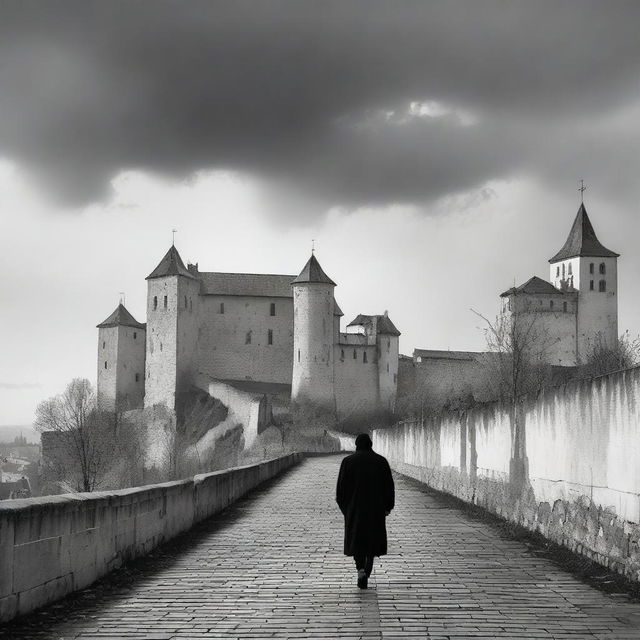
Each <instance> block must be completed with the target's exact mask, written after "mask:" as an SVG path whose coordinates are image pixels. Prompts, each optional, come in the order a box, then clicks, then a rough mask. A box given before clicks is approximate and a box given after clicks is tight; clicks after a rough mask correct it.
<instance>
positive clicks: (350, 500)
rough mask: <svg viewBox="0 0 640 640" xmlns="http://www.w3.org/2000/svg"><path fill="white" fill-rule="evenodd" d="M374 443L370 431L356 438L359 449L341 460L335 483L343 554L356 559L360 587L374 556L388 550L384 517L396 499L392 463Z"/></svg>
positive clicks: (365, 580) (366, 577) (383, 553)
mask: <svg viewBox="0 0 640 640" xmlns="http://www.w3.org/2000/svg"><path fill="white" fill-rule="evenodd" d="M372 447H373V443H372V442H371V438H370V437H369V435H368V434H366V433H361V434H360V435H359V436H358V437H357V438H356V452H355V453H353V454H351V455H349V456H347V457H346V458H344V460H343V461H342V464H341V465H340V473H339V475H338V485H337V487H336V502H337V503H338V506H339V507H340V511H342V514H343V515H344V554H345V555H346V556H353V559H354V560H355V563H356V569H357V570H358V586H359V587H360V588H361V589H366V588H367V579H368V578H369V576H370V575H371V570H372V569H373V559H374V557H375V556H383V555H385V554H386V553H387V529H386V526H385V517H386V516H388V515H389V513H390V512H391V510H392V509H393V507H394V500H395V492H394V486H393V476H392V475H391V469H390V468H389V463H388V462H387V460H386V458H384V457H383V456H381V455H379V454H377V453H375V452H374V451H373V449H372Z"/></svg>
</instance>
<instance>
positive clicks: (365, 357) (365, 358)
mask: <svg viewBox="0 0 640 640" xmlns="http://www.w3.org/2000/svg"><path fill="white" fill-rule="evenodd" d="M366 361H367V352H366V351H363V352H362V362H366Z"/></svg>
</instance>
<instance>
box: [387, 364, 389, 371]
mask: <svg viewBox="0 0 640 640" xmlns="http://www.w3.org/2000/svg"><path fill="white" fill-rule="evenodd" d="M387 373H389V363H388V362H387Z"/></svg>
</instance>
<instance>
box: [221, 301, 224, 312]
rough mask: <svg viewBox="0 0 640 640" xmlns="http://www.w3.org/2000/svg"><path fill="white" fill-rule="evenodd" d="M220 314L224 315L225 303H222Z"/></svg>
mask: <svg viewBox="0 0 640 640" xmlns="http://www.w3.org/2000/svg"><path fill="white" fill-rule="evenodd" d="M220 313H224V302H221V303H220Z"/></svg>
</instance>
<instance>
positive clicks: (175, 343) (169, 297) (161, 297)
mask: <svg viewBox="0 0 640 640" xmlns="http://www.w3.org/2000/svg"><path fill="white" fill-rule="evenodd" d="M146 280H147V358H146V381H145V387H146V389H145V397H144V406H145V407H150V406H153V405H156V404H164V405H166V406H167V407H169V408H170V409H175V408H176V399H177V397H176V394H179V393H180V392H182V391H186V390H187V389H188V387H189V385H190V384H191V383H192V382H193V376H194V371H193V367H194V362H195V361H196V358H195V349H196V341H197V337H198V324H197V315H198V305H199V294H200V280H199V279H198V278H197V277H196V275H195V274H194V273H192V272H191V271H190V270H189V269H187V267H185V265H184V262H183V261H182V258H181V257H180V254H179V253H178V250H177V249H176V248H175V246H173V245H172V246H171V248H170V249H169V251H167V253H166V254H165V256H164V258H162V260H161V261H160V263H159V264H158V266H157V267H156V268H155V269H154V270H153V271H152V272H151V273H150V274H149V275H148V276H147V278H146Z"/></svg>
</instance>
